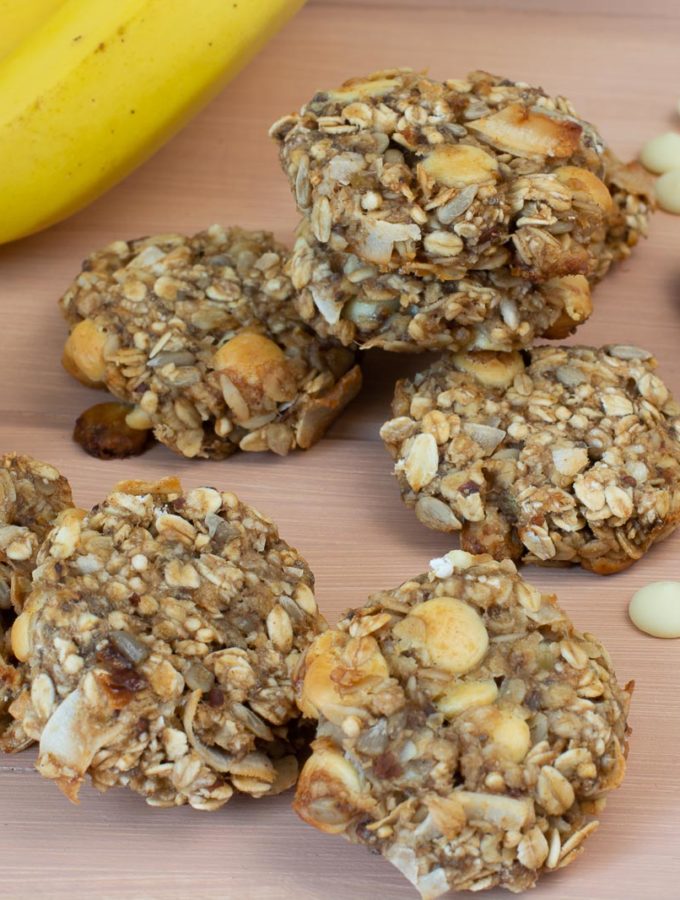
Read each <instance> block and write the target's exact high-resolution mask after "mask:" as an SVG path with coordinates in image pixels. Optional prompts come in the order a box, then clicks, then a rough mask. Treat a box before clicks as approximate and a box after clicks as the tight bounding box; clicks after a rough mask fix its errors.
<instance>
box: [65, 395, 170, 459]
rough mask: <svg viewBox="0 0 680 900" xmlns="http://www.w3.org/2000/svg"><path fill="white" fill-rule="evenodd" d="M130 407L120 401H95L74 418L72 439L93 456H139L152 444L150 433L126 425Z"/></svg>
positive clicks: (113, 457)
mask: <svg viewBox="0 0 680 900" xmlns="http://www.w3.org/2000/svg"><path fill="white" fill-rule="evenodd" d="M131 409H132V408H131V407H130V406H128V405H126V404H124V403H116V402H110V403H95V405H94V406H90V408H89V409H86V410H85V412H83V413H81V414H80V415H79V416H78V418H77V419H76V424H75V428H74V429H73V440H74V441H75V442H76V444H79V445H80V446H81V447H82V448H83V450H84V451H85V452H86V453H89V455H90V456H94V457H96V458H97V459H125V458H126V457H128V456H139V454H140V453H144V452H145V451H146V450H148V449H149V447H151V445H152V444H153V442H154V438H153V432H152V431H151V430H150V429H147V430H141V429H139V428H131V427H130V426H129V425H128V422H127V419H128V416H129V414H130V412H131Z"/></svg>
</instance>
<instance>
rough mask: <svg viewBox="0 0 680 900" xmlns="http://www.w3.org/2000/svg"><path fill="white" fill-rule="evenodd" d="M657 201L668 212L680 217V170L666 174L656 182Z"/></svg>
mask: <svg viewBox="0 0 680 900" xmlns="http://www.w3.org/2000/svg"><path fill="white" fill-rule="evenodd" d="M656 199H657V200H658V201H659V206H660V207H661V208H662V209H665V210H666V212H670V213H675V214H676V215H680V169H674V170H673V171H672V172H666V174H665V175H662V176H661V178H659V180H658V181H657V182H656Z"/></svg>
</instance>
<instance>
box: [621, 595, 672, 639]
mask: <svg viewBox="0 0 680 900" xmlns="http://www.w3.org/2000/svg"><path fill="white" fill-rule="evenodd" d="M628 615H629V616H630V619H631V621H632V623H633V625H635V627H636V628H639V629H640V631H644V632H645V633H646V634H651V635H652V636H653V637H659V638H677V637H680V581H653V582H652V583H651V584H646V585H645V586H644V587H642V588H640V590H639V591H636V592H635V593H634V594H633V598H632V600H631V601H630V606H629V607H628Z"/></svg>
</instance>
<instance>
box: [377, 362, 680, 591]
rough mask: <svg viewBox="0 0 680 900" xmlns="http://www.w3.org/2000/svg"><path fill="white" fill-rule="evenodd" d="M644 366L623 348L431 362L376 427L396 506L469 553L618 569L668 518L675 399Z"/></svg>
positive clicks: (674, 489)
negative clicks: (456, 536)
mask: <svg viewBox="0 0 680 900" xmlns="http://www.w3.org/2000/svg"><path fill="white" fill-rule="evenodd" d="M655 368H656V360H655V359H654V358H653V357H652V355H651V354H650V353H648V352H647V351H646V350H642V349H641V348H639V347H633V346H627V345H612V346H607V347H603V348H599V349H597V348H590V347H551V346H542V347H534V348H532V349H529V350H525V351H523V355H522V354H519V353H506V354H503V353H489V352H483V351H482V352H478V353H460V354H451V355H449V356H448V357H445V358H442V359H441V360H439V361H438V362H436V363H434V365H432V366H431V367H430V368H429V369H427V370H425V371H423V372H421V373H419V374H417V375H416V376H415V377H414V378H412V379H407V380H402V381H399V382H398V383H397V387H396V391H395V396H394V400H393V403H392V413H393V416H394V418H393V419H391V420H390V421H388V422H386V423H385V424H384V425H383V427H382V429H381V436H382V438H383V441H384V442H385V445H386V447H387V449H388V450H389V452H390V454H391V455H392V457H393V458H394V459H395V460H396V465H395V475H396V477H397V480H398V482H399V486H400V488H401V492H402V497H403V499H404V502H405V503H406V505H407V506H410V507H414V508H415V513H416V516H417V517H418V519H419V520H420V521H421V522H422V523H423V524H425V525H427V526H428V527H430V528H434V529H437V530H439V531H458V530H460V531H461V545H462V547H463V548H464V549H466V550H469V551H471V552H486V553H490V554H491V555H492V556H494V557H495V558H497V559H503V558H505V557H508V558H511V559H514V560H517V561H519V560H521V561H524V562H532V563H536V564H539V565H569V564H571V563H578V564H580V565H581V566H583V567H584V568H586V569H591V570H592V571H594V572H597V573H598V574H601V575H608V574H611V573H613V572H618V571H620V570H622V569H625V568H627V567H628V566H630V565H632V564H633V563H634V562H635V561H636V560H638V559H640V557H642V556H643V554H644V553H645V552H646V551H647V550H648V549H649V547H650V546H651V545H652V544H653V543H655V542H656V541H660V540H663V539H664V538H665V537H667V536H668V535H669V534H670V533H671V532H672V531H673V529H674V528H675V527H676V526H677V524H678V522H680V406H679V405H678V404H677V403H676V402H675V400H673V398H672V397H671V395H670V393H669V391H668V389H667V388H666V386H665V385H664V383H663V382H662V381H661V379H660V378H659V377H658V376H657V375H656V374H654V370H655ZM433 409H435V410H436V411H438V412H440V413H441V414H442V416H444V417H445V419H446V426H447V427H446V428H444V423H443V422H442V421H440V422H439V425H438V434H439V435H440V437H441V436H444V435H446V439H445V440H440V441H439V442H437V441H436V440H435V438H434V437H433V435H432V426H431V422H430V420H429V418H428V417H429V415H430V413H429V410H433ZM424 411H427V412H425V413H424Z"/></svg>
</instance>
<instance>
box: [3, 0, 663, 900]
mask: <svg viewBox="0 0 680 900" xmlns="http://www.w3.org/2000/svg"><path fill="white" fill-rule="evenodd" d="M679 19H680V13H679V7H678V4H677V3H676V2H666V0H653V2H651V3H648V4H640V3H639V0H635V2H633V0H625V2H620V3H617V4H614V3H612V2H610V0H598V2H592V3H591V2H589V0H574V2H572V3H569V4H560V5H557V4H553V3H550V2H541V0H524V2H522V0H517V2H515V3H500V2H494V0H479V2H472V0H470V2H467V3H460V4H459V3H456V2H452V0H423V2H419V0H372V2H364V0H345V2H340V0H317V2H312V3H311V4H310V5H309V6H308V7H307V8H305V9H304V10H303V11H302V13H301V14H300V15H299V16H298V17H297V18H296V19H295V20H294V21H293V22H292V23H290V25H289V26H288V27H287V28H286V29H285V30H284V31H283V32H282V33H281V34H280V35H279V36H278V37H277V38H276V39H275V40H274V41H272V42H271V43H270V44H269V45H268V46H267V47H266V48H265V50H264V51H263V52H262V53H261V54H260V55H259V56H258V57H257V59H256V60H255V61H254V62H253V63H252V64H251V65H250V66H249V67H248V68H247V69H246V70H245V71H244V72H243V74H242V75H241V76H240V77H238V78H237V79H236V80H235V81H234V82H233V83H232V84H231V85H230V86H229V87H228V88H227V90H225V91H224V93H223V94H222V95H221V96H220V97H219V98H218V99H217V100H216V101H215V102H214V103H213V104H212V105H211V106H210V107H209V108H207V109H206V110H205V111H204V112H203V113H202V114H201V115H200V116H199V117H198V118H197V119H196V120H194V122H193V123H191V125H190V126H189V127H188V128H187V129H186V130H185V131H184V132H183V133H182V134H181V135H179V136H178V137H177V138H176V139H175V140H174V141H173V142H172V143H170V144H169V145H168V146H167V147H166V148H165V149H164V150H162V151H161V152H160V153H159V154H158V155H157V156H156V157H155V158H154V159H152V160H151V161H150V162H148V163H147V164H146V165H145V166H143V167H142V168H141V169H139V170H138V171H137V172H136V173H135V174H134V175H132V176H131V177H130V178H128V179H127V180H126V181H125V182H124V183H123V184H121V185H120V186H119V187H117V188H116V189H115V190H113V191H112V192H111V193H109V194H108V195H107V196H106V197H104V198H103V199H101V200H99V201H98V202H96V203H95V204H93V205H92V206H91V207H90V208H89V209H87V210H85V211H84V212H82V213H81V214H80V215H78V216H76V217H74V218H72V219H70V220H69V221H68V222H65V223H63V224H62V225H60V226H58V227H56V228H53V229H51V230H49V231H47V232H46V233H44V234H41V235H37V236H35V237H33V238H30V239H28V240H25V241H22V242H20V243H17V244H15V245H13V246H6V247H0V313H1V315H2V319H1V328H2V331H1V337H0V341H1V343H0V350H1V352H0V449H1V450H2V451H6V450H10V449H12V450H18V451H21V452H25V453H31V454H34V455H36V456H38V457H41V458H43V459H46V460H49V461H51V462H53V463H54V464H56V465H57V466H59V467H60V468H61V469H62V470H63V471H64V472H65V474H66V475H68V477H69V478H70V479H71V481H72V484H73V487H74V492H75V496H76V498H77V500H78V502H79V503H80V504H81V505H89V504H92V503H94V502H95V501H96V500H98V499H99V498H100V497H101V496H102V495H103V493H104V492H105V491H106V490H107V489H108V488H109V487H110V486H111V485H112V484H113V483H114V482H116V481H118V480H119V479H120V478H122V477H126V476H136V477H143V478H146V479H151V478H153V477H155V476H160V475H164V474H170V473H174V472H176V473H179V474H180V475H181V476H182V478H183V480H184V482H185V483H186V484H187V485H196V484H199V483H210V484H215V485H219V486H220V487H223V488H229V489H232V490H234V491H236V492H237V493H238V494H239V495H241V496H242V497H243V499H245V500H247V501H248V502H249V503H252V504H254V505H255V506H257V507H259V508H260V509H262V510H263V511H264V512H266V513H267V514H269V515H270V516H272V517H273V518H274V519H275V520H276V521H277V523H278V524H279V526H280V529H281V532H282V534H283V536H284V537H285V538H286V539H287V540H288V541H289V542H291V543H293V544H295V545H297V546H298V547H299V548H300V550H301V551H302V552H303V553H304V554H305V555H306V556H307V558H308V559H309V561H310V563H311V565H312V568H313V569H314V571H315V573H316V575H317V588H318V597H319V600H320V603H321V606H322V608H323V610H324V611H325V613H326V614H327V616H328V617H329V619H330V620H331V621H335V619H336V618H337V617H338V615H339V613H340V612H341V611H343V610H344V609H346V608H347V607H349V606H351V605H357V604H360V603H362V602H363V600H364V599H365V597H366V595H367V594H368V593H369V592H370V591H372V590H376V589H379V588H383V587H391V586H394V585H396V584H398V583H399V582H400V581H402V580H404V579H405V578H407V577H409V576H411V575H413V574H415V573H418V572H421V571H423V570H424V569H425V567H426V566H427V562H428V560H429V559H430V558H431V557H433V556H435V555H440V554H441V553H443V552H445V551H446V550H447V549H449V548H450V546H451V542H450V541H449V540H448V539H447V538H446V537H443V536H441V535H437V534H434V533H431V532H428V531H427V530H426V529H424V528H423V527H422V526H420V525H419V524H418V523H417V522H416V521H415V519H414V517H413V515H412V513H411V512H409V511H408V510H406V509H405V508H403V507H402V505H401V503H400V500H399V497H398V492H397V490H396V486H395V484H394V483H393V480H392V477H391V475H390V461H389V459H388V457H387V455H386V454H385V452H384V450H383V448H382V445H381V443H380V442H379V439H378V435H377V430H378V426H379V424H380V423H381V422H382V421H383V419H384V418H385V417H386V414H387V409H388V403H389V398H390V395H391V390H392V386H393V383H394V380H395V378H396V377H398V376H399V375H400V374H403V373H404V372H409V371H413V370H414V368H415V366H417V365H419V364H420V362H421V361H422V360H415V359H413V358H404V357H398V356H387V355H384V354H380V353H376V352H371V353H370V354H368V355H367V356H366V359H365V382H366V387H365V390H364V393H363V395H362V396H361V397H360V398H359V400H357V402H356V403H355V404H354V406H353V407H352V408H351V410H350V411H349V412H348V413H347V414H346V415H345V417H344V418H343V419H342V420H341V421H340V422H338V423H337V425H336V426H335V427H334V428H333V430H332V432H331V434H330V435H329V437H328V438H327V439H326V440H325V441H323V442H322V443H321V444H319V445H318V446H317V447H315V448H314V449H313V450H312V451H311V452H309V453H307V454H302V453H300V454H298V455H295V456H291V457H290V458H288V459H286V460H280V459H267V458H265V457H264V456H262V455H253V456H246V455H242V456H238V457H234V458H233V459H230V460H227V461H226V462H220V463H210V462H188V461H185V460H181V459H179V458H178V457H176V456H173V455H172V454H171V453H170V452H169V451H167V450H165V449H164V448H161V447H157V448H156V449H154V450H153V451H152V452H151V453H150V454H148V455H147V456H145V457H143V458H142V459H138V460H132V461H125V462H116V463H113V462H112V463H102V462H97V461H95V460H93V459H90V458H89V457H87V456H85V455H84V454H83V453H81V452H80V451H79V449H78V448H77V447H76V446H74V444H73V443H72V442H71V438H70V433H71V428H72V424H73V421H74V419H75V417H76V415H77V414H78V413H79V412H80V411H81V410H82V409H83V408H84V407H85V406H87V405H89V404H90V403H92V402H95V399H97V398H99V397H100V395H99V394H95V393H94V392H88V391H87V390H86V389H85V388H82V387H80V386H79V385H78V384H76V383H75V382H73V381H71V380H70V379H69V378H68V377H67V376H66V374H65V373H63V372H62V371H61V369H60V366H59V357H60V351H61V346H62V343H63V339H64V335H65V330H64V326H63V324H62V322H61V320H60V317H59V315H58V313H57V309H56V306H55V301H56V299H57V297H58V296H59V294H60V292H61V291H62V290H63V289H64V287H65V286H66V284H67V283H68V281H69V279H70V278H71V277H72V276H73V275H74V273H75V272H76V271H77V269H78V266H79V263H80V260H81V259H82V258H83V257H84V255H85V254H86V253H87V252H88V251H90V250H91V249H93V248H95V247H98V246H100V245H103V244H105V243H107V242H109V241H111V240H113V239H115V238H118V237H133V236H138V235H143V234H149V233H153V232H160V231H170V230H179V231H188V232H190V231H192V230H197V229H199V228H202V227H204V226H206V225H208V224H209V223H211V222H213V221H220V222H223V223H225V224H231V223H239V224H241V225H243V226H245V227H249V226H266V227H268V228H271V229H273V230H274V231H275V232H276V233H277V235H278V236H279V237H281V238H283V239H289V238H290V235H291V233H292V230H293V227H294V225H295V222H296V213H295V209H294V206H293V203H292V200H291V198H290V196H289V192H288V187H287V184H286V181H285V179H284V178H283V176H282V175H281V174H280V172H279V169H278V164H277V160H276V153H275V149H274V147H273V145H272V144H271V142H270V141H269V140H268V139H267V126H268V125H269V123H270V122H271V121H273V120H274V119H275V118H277V117H278V116H279V115H281V114H283V113H286V112H288V111H290V110H291V109H294V108H295V107H297V106H299V105H300V104H301V103H302V102H303V101H304V100H305V99H306V98H307V97H308V96H309V95H310V94H311V93H312V91H313V90H314V89H316V88H320V87H327V86H333V85H335V84H336V83H337V82H339V81H340V80H342V79H344V78H345V77H349V76H351V75H358V74H362V73H365V72H369V71H371V70H373V69H377V68H382V67H387V66H393V65H410V66H413V67H422V68H425V67H426V68H429V70H430V71H431V73H432V74H433V75H435V76H440V77H447V76H448V77H453V76H460V75H462V74H464V73H465V72H466V71H467V70H469V69H472V68H487V69H490V70H492V71H496V72H500V73H503V74H507V75H509V76H511V77H514V78H518V79H523V80H526V81H529V82H536V83H540V84H542V85H543V86H544V87H545V88H546V89H547V90H548V91H550V92H560V93H564V94H566V95H567V96H569V97H570V98H571V99H572V100H573V101H574V103H575V104H576V107H577V109H578V110H579V111H580V112H581V114H582V115H583V116H584V117H586V118H589V119H592V120H593V121H594V122H595V123H597V124H598V125H599V126H600V128H601V130H602V132H603V134H604V135H605V137H606V139H607V140H608V141H610V143H611V144H612V145H613V146H614V147H615V148H616V149H617V150H618V151H619V153H620V154H621V155H624V156H625V155H633V154H635V153H636V152H637V150H638V149H639V146H640V144H641V143H642V142H643V141H644V140H645V139H646V138H648V137H650V136H653V135H654V134H656V133H657V132H659V131H661V130H665V129H667V128H669V127H673V126H675V127H676V128H678V127H680V122H679V121H678V119H677V117H676V116H675V113H674V109H675V102H676V99H677V92H678V91H680V77H679V76H680V63H679V61H678V60H679V56H678V52H677V50H678V43H677V33H678V27H677V26H678V20H679ZM1 214H2V211H1V198H0V215H1ZM679 247H680V219H677V218H676V219H673V218H671V217H670V216H666V215H663V214H659V215H657V216H656V218H655V220H654V222H653V226H652V234H651V238H650V240H649V241H648V242H646V243H645V244H644V245H643V246H642V247H641V248H640V249H639V251H638V252H637V253H636V255H635V256H634V258H633V260H632V261H630V262H629V263H627V264H626V265H625V266H622V267H620V268H619V269H618V270H617V271H616V272H615V273H613V274H612V275H611V276H610V277H609V278H608V279H607V280H606V281H605V283H604V284H602V285H601V286H600V287H599V288H598V289H597V291H596V294H595V314H594V316H593V318H592V319H591V321H590V322H589V323H588V324H587V325H586V327H585V328H583V330H582V331H581V332H580V333H579V340H580V341H582V342H584V343H589V342H590V343H604V342H618V341H622V342H623V341H625V342H631V341H635V342H637V343H640V344H642V345H645V346H647V347H648V348H650V349H652V350H653V351H654V352H655V353H656V355H657V357H658V359H659V362H660V372H661V374H662V376H663V377H664V378H665V379H666V381H667V383H668V384H669V385H670V386H671V387H672V388H673V389H674V390H675V392H676V394H680V354H679V353H678V349H679V348H680V257H679V255H678V248H679ZM679 549H680V534H676V535H675V536H674V537H672V538H671V539H670V540H669V541H667V542H666V543H665V544H664V545H662V546H660V547H658V548H656V549H654V550H653V551H652V552H651V553H650V554H649V556H648V557H646V558H645V559H644V560H643V561H642V562H641V563H640V564H639V565H637V566H636V567H635V568H633V569H631V570H629V571H628V572H626V573H624V574H622V575H618V576H614V577H611V578H608V579H600V578H598V577H597V576H594V575H588V574H586V573H583V572H580V571H561V572H548V571H543V570H540V569H527V570H526V571H525V574H526V576H527V577H528V578H529V579H530V580H532V581H533V582H534V583H535V584H536V585H538V586H540V587H541V588H543V589H549V590H554V591H556V592H557V593H558V594H559V597H560V599H561V601H562V602H563V604H564V606H565V607H566V608H567V609H568V610H569V612H570V613H571V615H572V617H573V619H574V621H575V622H576V624H577V625H578V626H579V627H580V628H582V629H587V630H590V631H593V632H595V633H597V634H598V635H600V636H601V637H602V638H603V639H604V640H605V642H606V644H607V646H608V647H609V649H610V650H611V652H612V655H613V657H614V660H615V662H616V665H617V670H618V673H619V676H620V677H621V678H622V679H624V680H627V679H629V678H634V679H635V681H636V685H637V687H636V692H635V698H634V703H633V708H632V715H631V720H632V726H633V737H632V742H631V754H630V765H629V773H628V777H627V779H626V781H625V783H624V785H623V787H622V788H621V789H620V790H619V791H618V792H617V793H616V794H615V795H614V796H613V797H612V799H611V800H610V803H609V805H608V807H607V810H606V812H605V814H604V816H603V820H602V825H601V828H600V830H599V831H598V832H597V833H596V834H595V836H594V837H593V838H591V840H590V841H589V842H588V846H587V850H586V853H585V854H584V856H583V857H582V858H581V859H580V860H579V861H578V862H577V863H576V864H575V865H573V866H572V867H571V868H569V869H566V870H564V871H563V872H559V873H557V874H554V875H552V876H549V877H547V878H546V879H545V880H544V882H543V883H542V884H541V885H540V886H539V888H538V889H537V890H536V891H535V892H534V894H533V895H532V896H534V897H536V898H549V900H577V898H578V900H583V898H589V900H614V898H617V900H629V898H630V900H633V898H635V900H647V898H654V900H656V898H661V900H666V898H678V897H680V859H679V857H678V851H677V847H678V843H677V834H678V831H679V830H680V761H679V757H678V746H679V745H680V700H679V698H680V665H679V664H678V663H679V659H678V657H679V654H680V644H679V643H678V642H677V641H665V642H664V641H659V640H655V639H653V638H649V637H646V636H644V635H642V634H640V633H639V632H637V631H635V629H634V628H633V627H632V626H631V625H630V623H629V622H628V620H627V616H626V606H627V603H628V600H629V598H630V596H631V594H632V593H633V591H634V590H635V589H636V588H638V587H639V586H641V585H643V584H646V583H648V582H650V581H654V580H657V579H661V578H677V577H680V566H679V564H678V550H679ZM33 759H34V754H33V752H32V751H28V752H26V753H24V754H21V755H18V756H14V757H8V756H5V757H0V897H2V898H29V897H30V898H34V897H41V898H42V897H45V898H47V897H49V898H57V900H59V898H67V897H68V898H70V900H74V898H85V897H88V898H89V897H93V896H94V897H99V898H118V897H122V898H177V900H179V898H186V897H189V896H191V897H193V898H213V897H214V898H217V897H219V898H226V900H260V898H268V900H269V898H271V900H284V898H292V897H295V898H299V900H317V898H323V900H363V898H372V897H387V896H389V897H390V898H394V900H402V898H403V900H408V898H414V897H415V892H414V890H413V889H412V888H411V887H410V886H409V885H408V884H407V883H406V882H405V881H404V879H403V878H402V877H401V876H400V875H399V873H398V872H397V871H396V870H394V869H392V867H390V866H389V865H388V864H387V863H386V862H384V861H382V860H381V859H379V858H377V857H374V856H371V855H369V854H368V853H366V852H365V851H364V850H363V848H361V847H352V846H349V845H348V844H346V843H344V842H343V841H342V840H341V839H339V838H333V837H329V836H324V835H321V834H318V833H316V832H315V831H313V830H312V829H311V828H308V827H307V826H305V825H303V824H302V823H301V822H300V821H298V820H297V818H296V817H295V815H294V814H293V813H292V812H291V811H290V809H289V805H288V803H289V798H288V797H280V798H276V799H269V800H260V801H252V800H246V799H239V800H235V801H233V802H232V803H230V804H229V805H228V806H227V807H226V808H224V809H223V810H221V811H220V812H217V813H213V814H208V813H200V812H195V811H192V810H190V809H177V810H170V811H159V810H154V809H151V808H148V807H146V806H145V805H144V803H143V802H142V800H141V799H140V798H138V797H136V796H134V795H132V794H129V793H127V792H125V791H112V792H110V793H108V794H106V795H99V794H96V793H95V792H94V791H93V790H92V789H90V788H87V789H86V790H84V791H83V795H82V803H81V805H80V807H74V806H71V805H69V803H68V802H67V801H66V800H65V799H64V798H63V797H62V796H61V795H60V793H59V792H58V791H57V789H56V788H55V787H54V785H52V784H49V783H46V782H42V781H41V780H40V779H39V777H38V775H37V774H36V773H35V771H34V769H33ZM491 896H494V897H495V896H500V895H499V894H497V893H492V895H491Z"/></svg>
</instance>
